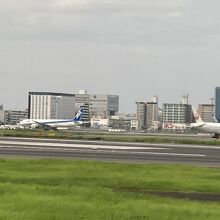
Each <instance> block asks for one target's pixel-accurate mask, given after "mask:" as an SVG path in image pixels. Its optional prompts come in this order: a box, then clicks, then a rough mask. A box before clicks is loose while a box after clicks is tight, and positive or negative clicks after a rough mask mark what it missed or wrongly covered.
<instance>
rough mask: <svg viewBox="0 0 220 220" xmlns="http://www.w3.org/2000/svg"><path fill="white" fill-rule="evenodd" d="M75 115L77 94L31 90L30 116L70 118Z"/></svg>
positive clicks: (29, 96)
mask: <svg viewBox="0 0 220 220" xmlns="http://www.w3.org/2000/svg"><path fill="white" fill-rule="evenodd" d="M74 115H75V95H73V94H67V93H54V92H29V95H28V118H30V119H57V118H60V119H69V118H73V117H74Z"/></svg>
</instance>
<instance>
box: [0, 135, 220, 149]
mask: <svg viewBox="0 0 220 220" xmlns="http://www.w3.org/2000/svg"><path fill="white" fill-rule="evenodd" d="M9 139H11V140H14V139H15V140H17V141H18V142H20V141H19V140H18V139H20V140H30V141H31V140H34V141H38V140H39V141H57V142H60V144H62V142H63V141H65V142H72V144H73V145H74V144H75V143H74V142H80V143H82V144H83V145H86V143H92V144H96V143H99V144H103V145H106V144H113V145H114V144H122V145H123V146H124V145H127V146H133V145H135V146H136V147H145V146H146V147H148V146H150V147H162V148H164V149H165V148H170V147H183V148H201V149H210V150H211V149H213V150H216V149H217V150H218V149H219V150H220V146H211V145H193V144H172V143H170V144H169V143H164V144H163V143H162V144H161V143H134V142H127V143H125V142H104V141H85V140H83V141H82V140H68V139H67V140H62V139H48V138H42V139H41V138H40V139H37V138H17V137H10V138H8V137H7V138H5V140H0V143H1V142H2V141H3V142H5V141H8V140H9ZM12 142H13V143H14V142H15V141H12ZM24 143H29V142H24ZM31 143H35V142H31ZM47 143H50V144H59V143H54V142H47ZM84 143H85V144H84ZM41 144H44V145H45V144H46V143H45V142H42V143H41ZM63 144H69V143H63ZM123 146H120V147H123ZM154 149H155V148H154Z"/></svg>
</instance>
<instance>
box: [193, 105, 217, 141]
mask: <svg viewBox="0 0 220 220" xmlns="http://www.w3.org/2000/svg"><path fill="white" fill-rule="evenodd" d="M192 110H193V115H194V118H195V120H196V123H192V124H191V128H192V129H195V130H197V131H200V132H205V133H209V134H211V135H212V137H213V138H220V123H216V122H215V123H213V122H204V121H202V119H201V117H200V115H199V113H198V112H197V111H196V110H195V109H194V108H193V109H192Z"/></svg>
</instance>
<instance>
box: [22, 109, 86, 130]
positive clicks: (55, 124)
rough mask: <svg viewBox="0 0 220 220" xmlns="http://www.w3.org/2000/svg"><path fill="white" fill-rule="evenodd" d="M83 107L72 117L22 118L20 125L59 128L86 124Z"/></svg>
mask: <svg viewBox="0 0 220 220" xmlns="http://www.w3.org/2000/svg"><path fill="white" fill-rule="evenodd" d="M82 112H83V109H82V108H81V109H80V110H79V112H78V113H77V114H76V116H75V117H74V118H72V119H25V120H22V121H21V122H20V123H19V125H20V127H22V128H38V127H43V128H47V129H50V128H52V129H57V128H69V127H74V126H76V125H82V124H84V122H83V121H81V116H82Z"/></svg>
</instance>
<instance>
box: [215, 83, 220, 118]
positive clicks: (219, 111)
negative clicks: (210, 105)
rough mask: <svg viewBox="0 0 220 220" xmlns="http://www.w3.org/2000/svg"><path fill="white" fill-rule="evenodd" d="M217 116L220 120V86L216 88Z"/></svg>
mask: <svg viewBox="0 0 220 220" xmlns="http://www.w3.org/2000/svg"><path fill="white" fill-rule="evenodd" d="M215 117H216V118H217V120H218V121H220V87H216V88H215Z"/></svg>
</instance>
